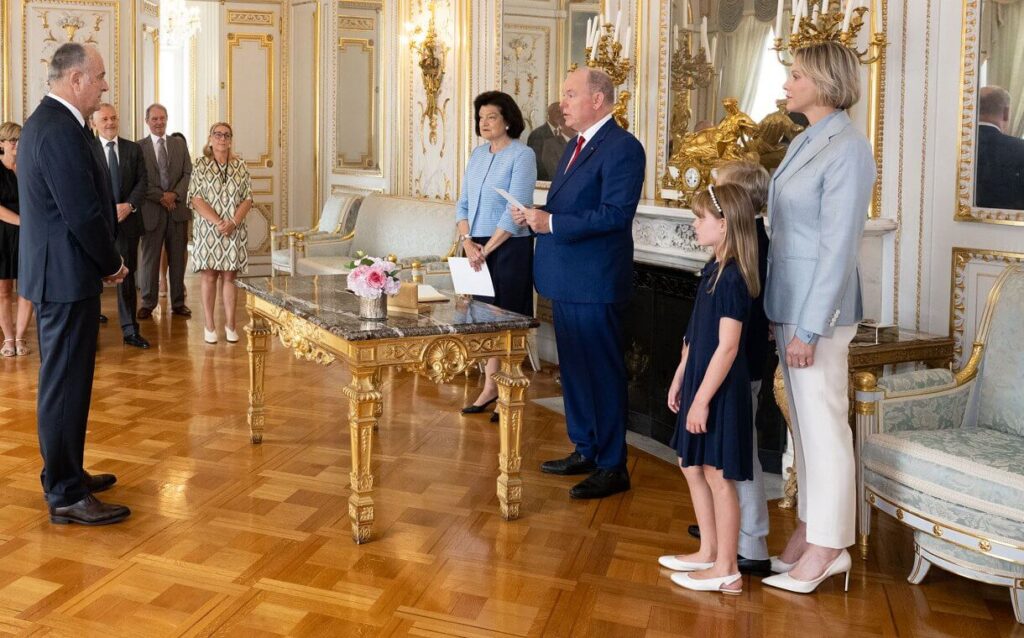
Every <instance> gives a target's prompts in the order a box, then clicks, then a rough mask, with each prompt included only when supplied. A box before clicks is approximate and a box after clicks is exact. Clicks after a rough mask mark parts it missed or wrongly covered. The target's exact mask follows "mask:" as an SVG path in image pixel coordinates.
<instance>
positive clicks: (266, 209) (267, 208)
mask: <svg viewBox="0 0 1024 638" xmlns="http://www.w3.org/2000/svg"><path fill="white" fill-rule="evenodd" d="M253 212H258V213H259V214H260V216H261V217H262V218H263V219H264V220H265V221H266V222H267V236H266V237H264V238H263V241H261V242H260V245H259V246H257V247H256V250H253V251H251V252H250V255H269V254H270V227H271V226H273V225H274V202H257V201H253V203H252V210H251V211H250V212H249V214H250V215H252V213H253Z"/></svg>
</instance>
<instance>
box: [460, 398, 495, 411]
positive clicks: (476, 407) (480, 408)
mask: <svg viewBox="0 0 1024 638" xmlns="http://www.w3.org/2000/svg"><path fill="white" fill-rule="evenodd" d="M497 400H498V397H494V398H493V399H491V400H490V401H488V402H486V403H484V404H483V405H477V404H475V403H473V404H471V405H467V406H466V407H464V408H462V413H463V414H480V413H481V412H486V411H487V406H489V405H490V404H492V403H494V402H495V401H497Z"/></svg>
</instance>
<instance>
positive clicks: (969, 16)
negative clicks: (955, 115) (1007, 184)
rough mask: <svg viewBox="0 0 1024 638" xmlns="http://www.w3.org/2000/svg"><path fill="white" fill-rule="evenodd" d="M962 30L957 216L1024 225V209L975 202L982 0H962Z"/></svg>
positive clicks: (958, 217)
mask: <svg viewBox="0 0 1024 638" xmlns="http://www.w3.org/2000/svg"><path fill="white" fill-rule="evenodd" d="M963 2H964V4H963V21H962V23H961V25H962V26H961V31H960V139H959V141H958V143H957V157H958V166H957V184H956V211H955V213H954V219H955V220H956V221H964V222H982V223H985V224H1005V225H1010V226H1024V211H1020V210H1001V209H996V208H979V207H977V206H975V205H974V186H975V184H974V177H975V175H974V173H975V154H976V152H977V130H978V109H977V98H978V67H979V65H980V64H981V55H980V53H981V52H980V50H979V42H980V40H981V27H980V25H979V23H978V22H979V17H980V3H979V1H978V0H963Z"/></svg>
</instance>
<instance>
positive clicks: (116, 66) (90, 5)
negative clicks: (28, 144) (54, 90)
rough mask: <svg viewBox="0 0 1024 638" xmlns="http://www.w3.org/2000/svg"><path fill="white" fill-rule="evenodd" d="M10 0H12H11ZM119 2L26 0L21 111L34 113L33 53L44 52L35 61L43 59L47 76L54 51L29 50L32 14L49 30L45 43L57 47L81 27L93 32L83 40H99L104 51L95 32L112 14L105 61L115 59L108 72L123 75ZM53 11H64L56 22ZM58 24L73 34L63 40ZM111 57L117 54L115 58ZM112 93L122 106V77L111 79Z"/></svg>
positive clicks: (24, 116) (22, 37)
mask: <svg viewBox="0 0 1024 638" xmlns="http://www.w3.org/2000/svg"><path fill="white" fill-rule="evenodd" d="M7 1H8V2H9V1H10V0H7ZM118 5H119V3H118V2H117V0H23V4H22V9H21V112H22V116H23V118H24V119H27V118H28V116H29V115H30V113H31V112H30V111H29V66H28V63H29V59H30V57H35V56H37V55H42V57H41V58H37V59H36V60H35V62H34V63H39V64H41V65H42V66H43V69H44V77H45V69H46V68H47V67H48V66H49V62H50V55H48V54H47V53H46V52H45V51H42V50H41V51H39V52H38V53H37V52H31V53H30V52H29V50H28V23H29V19H30V17H31V18H33V19H39V20H40V21H41V25H42V28H43V29H46V32H47V33H46V36H45V37H44V38H43V42H44V43H45V44H51V45H56V46H54V47H53V48H54V49H56V47H57V46H60V45H61V44H63V43H64V42H68V41H71V40H70V37H74V36H75V35H77V32H78V30H79V29H86V30H87V32H88V33H89V35H88V37H86V38H85V39H84V40H83V43H88V44H95V45H97V46H99V47H100V50H101V53H103V47H102V46H100V45H101V43H100V42H99V41H98V40H96V37H95V36H96V34H98V33H100V32H101V30H102V27H103V20H104V19H105V18H107V17H109V15H110V14H112V15H113V24H114V31H113V35H112V38H111V41H110V42H109V43H107V44H109V48H110V51H111V53H112V55H110V56H107V55H104V56H103V61H104V63H105V64H108V65H109V64H111V62H112V66H108V67H107V76H108V77H114V78H120V77H121V46H120V45H121V11H120V7H119V6H118ZM61 7H71V8H61ZM77 7H80V8H77ZM30 9H34V10H35V11H34V12H33V11H30ZM51 11H55V12H59V13H60V15H59V16H57V18H56V19H55V20H54V22H53V24H51V23H50V21H49V20H50V16H49V13H50V12H51ZM107 12H109V13H107ZM30 14H31V16H30ZM65 18H68V19H69V21H65ZM62 22H64V24H61V23H62ZM55 25H56V26H60V27H61V28H63V29H64V35H69V36H70V37H69V38H68V39H65V40H63V41H62V40H59V39H58V38H57V37H56V36H55V35H54V33H53V27H54V26H55ZM72 26H73V27H74V28H73V29H72V28H71V27H72ZM133 34H134V31H133ZM9 49H10V47H9V46H7V45H6V43H5V46H4V53H5V55H8V56H9V51H8V50H9ZM51 53H52V52H51ZM133 57H134V56H133ZM108 58H113V60H110V59H108ZM7 67H9V64H7V65H5V68H7ZM5 91H6V92H10V89H9V88H8V87H5ZM110 93H111V94H112V99H111V100H110V101H111V103H113V105H114V108H116V109H118V110H120V100H121V87H120V82H119V81H118V82H113V83H111V89H110ZM40 97H41V96H40Z"/></svg>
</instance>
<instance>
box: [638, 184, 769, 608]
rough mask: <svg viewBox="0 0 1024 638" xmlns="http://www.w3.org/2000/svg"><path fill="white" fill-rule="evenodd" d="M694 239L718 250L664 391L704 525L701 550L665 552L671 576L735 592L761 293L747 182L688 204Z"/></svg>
mask: <svg viewBox="0 0 1024 638" xmlns="http://www.w3.org/2000/svg"><path fill="white" fill-rule="evenodd" d="M692 208H693V212H694V214H695V215H696V216H697V219H696V220H694V222H693V227H694V231H695V232H696V235H697V243H698V244H700V245H701V246H710V247H712V248H714V251H715V257H714V259H713V260H712V261H711V262H709V263H708V264H707V266H705V268H704V271H703V273H702V275H701V282H700V287H699V288H698V291H697V299H696V301H695V303H694V307H693V314H692V315H691V317H690V324H689V326H688V327H687V329H686V336H685V337H684V339H683V351H682V357H681V359H680V361H679V367H678V368H676V373H675V376H674V377H673V378H672V385H671V386H670V387H669V391H668V407H669V409H670V410H672V411H673V412H675V413H677V414H678V415H679V417H678V419H677V421H676V433H675V436H673V438H672V446H673V447H675V449H676V451H677V452H678V454H679V467H680V468H682V470H683V476H685V477H686V482H687V484H688V485H689V487H690V497H691V498H692V500H693V509H694V511H695V513H696V515H697V525H699V526H700V549H699V550H698V551H697V552H696V553H695V554H688V555H683V556H673V555H669V556H662V557H661V558H660V559H659V560H658V562H659V563H660V564H661V565H662V566H664V567H667V568H669V569H672V570H674V571H676V572H677V573H675V574H672V582H674V583H676V584H677V585H680V586H682V587H686V588H687V589H693V590H697V591H720V592H722V593H723V594H738V593H740V592H741V591H742V589H743V582H742V580H741V576H740V573H739V568H738V566H737V563H736V546H737V542H738V538H739V517H740V507H739V501H738V500H737V498H736V486H735V484H734V483H733V481H749V480H751V478H752V477H753V467H752V458H753V450H752V449H751V448H752V445H753V434H752V432H751V428H752V420H751V410H752V407H751V400H750V374H749V371H748V370H747V361H746V357H744V356H742V355H741V353H742V352H743V347H744V337H745V335H744V333H745V332H746V330H745V329H744V326H745V324H746V322H747V320H748V317H749V314H750V307H751V302H752V300H753V298H754V297H756V296H757V295H758V293H759V292H760V287H761V286H760V281H759V277H758V270H757V237H756V231H755V226H754V210H753V206H752V205H751V203H750V197H749V196H748V195H747V193H746V191H745V190H744V189H743V187H741V186H738V185H735V184H723V185H722V186H717V187H716V186H709V187H708V189H707V191H706V192H701V193H698V194H697V195H696V196H695V197H694V199H693V204H692Z"/></svg>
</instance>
